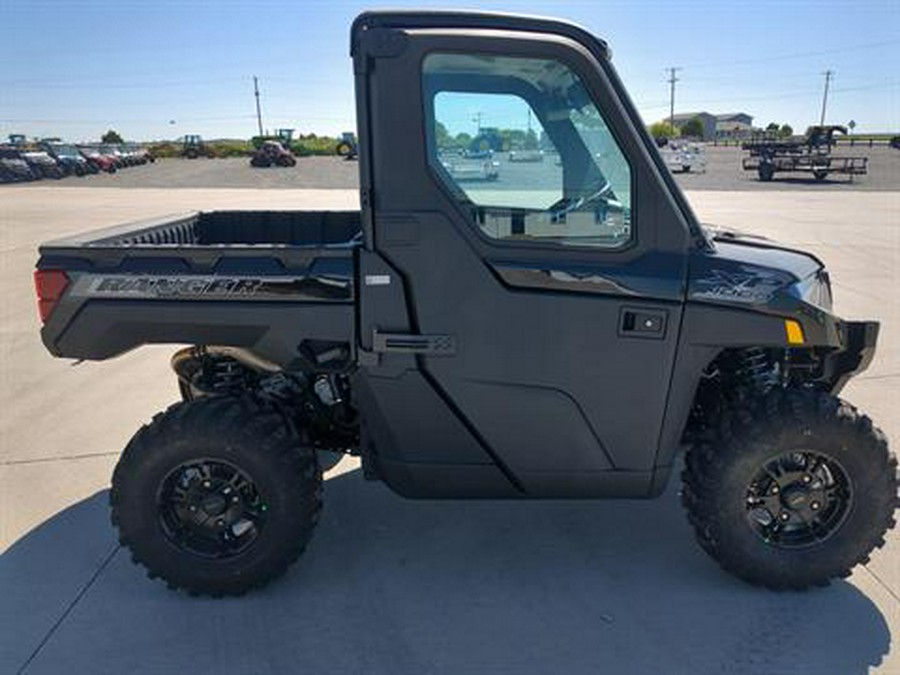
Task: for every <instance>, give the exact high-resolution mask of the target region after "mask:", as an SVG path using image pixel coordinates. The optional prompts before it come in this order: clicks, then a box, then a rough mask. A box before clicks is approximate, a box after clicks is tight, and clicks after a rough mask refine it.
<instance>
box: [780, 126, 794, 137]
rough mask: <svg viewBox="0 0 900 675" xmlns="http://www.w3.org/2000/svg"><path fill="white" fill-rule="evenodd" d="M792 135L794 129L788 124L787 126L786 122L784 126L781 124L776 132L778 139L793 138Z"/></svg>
mask: <svg viewBox="0 0 900 675" xmlns="http://www.w3.org/2000/svg"><path fill="white" fill-rule="evenodd" d="M793 135H794V127H792V126H791V125H790V124H788V123H787V122H785V123H784V124H782V125H781V128H780V129H779V130H778V137H779V138H787V137H789V136H793Z"/></svg>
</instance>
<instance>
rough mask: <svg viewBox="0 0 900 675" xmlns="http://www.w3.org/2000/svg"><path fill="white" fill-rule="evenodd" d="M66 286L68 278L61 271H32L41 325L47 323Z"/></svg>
mask: <svg viewBox="0 0 900 675" xmlns="http://www.w3.org/2000/svg"><path fill="white" fill-rule="evenodd" d="M68 285H69V277H67V276H66V273H65V272H63V271H62V270H35V271H34V289H35V290H36V291H37V296H38V312H39V313H40V315H41V322H42V323H47V319H49V318H50V315H51V314H52V313H53V310H54V308H55V307H56V303H57V302H58V301H59V299H60V298H61V297H62V294H63V293H64V292H65V290H66V286H68Z"/></svg>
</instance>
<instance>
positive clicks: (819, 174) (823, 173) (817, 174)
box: [813, 169, 828, 180]
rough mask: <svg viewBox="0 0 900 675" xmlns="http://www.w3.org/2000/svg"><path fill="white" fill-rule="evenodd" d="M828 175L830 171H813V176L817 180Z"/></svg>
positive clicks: (823, 178)
mask: <svg viewBox="0 0 900 675" xmlns="http://www.w3.org/2000/svg"><path fill="white" fill-rule="evenodd" d="M827 177H828V172H827V171H824V170H821V169H819V170H817V171H813V178H815V179H816V180H825V179H826V178H827Z"/></svg>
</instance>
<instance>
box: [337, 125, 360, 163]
mask: <svg viewBox="0 0 900 675" xmlns="http://www.w3.org/2000/svg"><path fill="white" fill-rule="evenodd" d="M335 151H336V152H337V154H338V156H339V157H343V158H344V159H356V157H357V155H358V154H359V148H358V147H357V144H356V134H354V133H353V132H352V131H345V132H344V133H342V134H341V140H340V141H339V142H338V144H337V147H336V148H335Z"/></svg>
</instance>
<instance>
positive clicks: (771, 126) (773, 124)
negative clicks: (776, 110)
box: [766, 122, 780, 133]
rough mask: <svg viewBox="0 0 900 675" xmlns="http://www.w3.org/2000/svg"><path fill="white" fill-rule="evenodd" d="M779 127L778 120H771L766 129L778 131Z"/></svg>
mask: <svg viewBox="0 0 900 675" xmlns="http://www.w3.org/2000/svg"><path fill="white" fill-rule="evenodd" d="M779 129H780V127H779V126H778V122H769V124H768V125H767V126H766V131H771V132H776V133H777V132H778V130H779Z"/></svg>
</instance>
